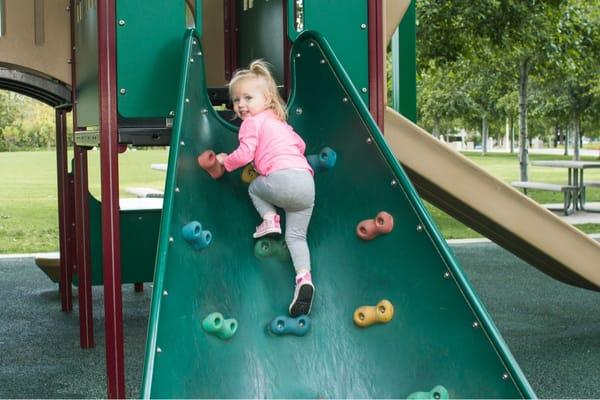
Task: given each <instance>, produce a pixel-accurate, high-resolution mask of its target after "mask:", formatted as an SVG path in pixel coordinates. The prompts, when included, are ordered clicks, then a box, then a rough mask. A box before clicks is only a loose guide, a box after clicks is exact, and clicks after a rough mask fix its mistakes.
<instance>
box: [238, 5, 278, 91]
mask: <svg viewBox="0 0 600 400" xmlns="http://www.w3.org/2000/svg"><path fill="white" fill-rule="evenodd" d="M237 3H238V7H237V8H238V21H239V22H238V25H239V34H238V36H237V37H238V48H239V60H238V62H239V65H240V66H241V67H244V68H245V67H247V66H248V65H249V64H250V62H251V61H252V60H255V59H257V58H264V59H265V60H267V61H269V63H271V64H272V65H273V75H274V77H275V81H276V82H277V83H278V84H280V85H282V84H283V61H284V55H283V39H284V34H285V33H284V30H283V17H282V15H283V14H282V13H283V1H282V0H272V1H254V2H253V4H252V8H247V9H246V10H244V7H243V4H242V3H243V2H242V1H241V0H237Z"/></svg>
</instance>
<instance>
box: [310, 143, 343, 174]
mask: <svg viewBox="0 0 600 400" xmlns="http://www.w3.org/2000/svg"><path fill="white" fill-rule="evenodd" d="M306 159H307V160H308V163H309V164H310V166H311V168H312V169H313V171H315V172H318V171H321V170H323V169H330V168H333V166H334V165H335V162H336V160H337V153H336V152H335V151H334V150H333V149H332V148H331V147H323V148H322V149H321V151H319V154H309V155H308V156H306Z"/></svg>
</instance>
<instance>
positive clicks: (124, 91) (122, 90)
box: [119, 88, 127, 94]
mask: <svg viewBox="0 0 600 400" xmlns="http://www.w3.org/2000/svg"><path fill="white" fill-rule="evenodd" d="M119 93H121V94H125V93H127V89H125V88H121V89H120V90H119Z"/></svg>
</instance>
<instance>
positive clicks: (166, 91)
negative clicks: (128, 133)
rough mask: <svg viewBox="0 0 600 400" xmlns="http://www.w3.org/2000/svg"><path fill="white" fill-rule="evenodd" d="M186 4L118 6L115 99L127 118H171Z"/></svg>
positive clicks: (148, 1) (127, 0)
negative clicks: (116, 97)
mask: <svg viewBox="0 0 600 400" xmlns="http://www.w3.org/2000/svg"><path fill="white" fill-rule="evenodd" d="M184 7H185V1H184V0H177V1H174V0H118V1H117V9H116V12H117V16H116V20H117V26H116V30H117V93H118V94H117V96H118V111H119V114H121V115H122V116H124V117H128V118H143V117H168V116H169V112H170V111H173V108H174V105H175V104H176V101H177V88H178V87H179V74H178V71H179V60H180V59H181V43H182V38H183V34H184V32H185V29H186V22H185V8H184Z"/></svg>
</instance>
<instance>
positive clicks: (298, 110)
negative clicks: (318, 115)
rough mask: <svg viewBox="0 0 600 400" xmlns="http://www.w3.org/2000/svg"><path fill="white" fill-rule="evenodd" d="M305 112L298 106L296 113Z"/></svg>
mask: <svg viewBox="0 0 600 400" xmlns="http://www.w3.org/2000/svg"><path fill="white" fill-rule="evenodd" d="M303 112H304V110H302V108H301V107H298V108H296V115H301V114H302V113H303Z"/></svg>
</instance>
